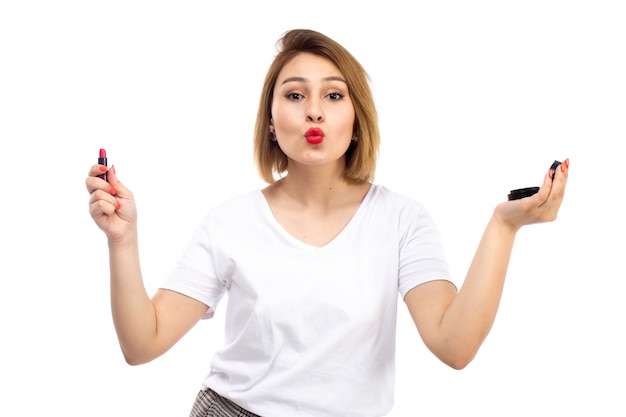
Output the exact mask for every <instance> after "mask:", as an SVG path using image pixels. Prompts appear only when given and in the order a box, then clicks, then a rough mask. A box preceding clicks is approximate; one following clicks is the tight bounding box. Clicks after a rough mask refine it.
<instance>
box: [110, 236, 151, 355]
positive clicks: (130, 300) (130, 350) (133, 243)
mask: <svg viewBox="0 0 626 417" xmlns="http://www.w3.org/2000/svg"><path fill="white" fill-rule="evenodd" d="M109 263H110V271H111V311H112V315H113V323H114V325H115V330H116V332H117V337H118V339H119V342H120V347H121V348H122V352H123V353H124V357H125V358H126V361H127V362H128V363H130V364H138V363H143V362H146V361H147V360H149V359H147V358H146V354H149V353H150V350H151V348H152V346H154V341H155V338H156V315H155V310H154V307H153V305H152V302H151V300H150V298H149V297H148V294H147V293H146V289H145V286H144V283H143V279H142V276H141V267H140V263H139V248H138V239H137V234H136V232H135V233H132V234H131V236H130V237H129V238H128V239H125V240H124V241H123V242H119V241H118V242H111V241H110V242H109Z"/></svg>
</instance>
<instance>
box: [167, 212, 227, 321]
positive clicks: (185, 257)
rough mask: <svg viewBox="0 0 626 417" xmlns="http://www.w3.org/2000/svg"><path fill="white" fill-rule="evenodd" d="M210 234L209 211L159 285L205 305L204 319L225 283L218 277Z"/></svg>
mask: <svg viewBox="0 0 626 417" xmlns="http://www.w3.org/2000/svg"><path fill="white" fill-rule="evenodd" d="M212 237H213V236H212V233H211V217H210V215H209V216H207V217H206V218H205V219H204V221H203V222H202V223H201V224H200V226H199V227H198V228H197V229H196V231H195V232H194V234H193V235H192V238H191V239H190V241H189V243H188V244H187V247H186V248H185V250H184V252H183V254H182V256H181V257H180V259H179V260H178V262H177V263H176V266H175V267H174V269H173V270H172V272H171V273H170V275H169V276H168V277H167V278H166V279H165V281H164V282H163V284H162V285H161V288H163V289H167V290H171V291H176V292H178V293H181V294H184V295H186V296H188V297H191V298H193V299H196V300H198V301H200V302H202V303H204V304H206V305H207V306H209V309H208V310H207V312H206V314H205V315H204V317H203V318H205V319H208V318H211V317H213V313H214V311H215V309H216V308H217V304H218V303H219V301H220V300H221V298H222V296H223V295H224V292H225V290H226V283H225V282H224V281H223V280H221V279H219V277H218V273H217V267H216V264H215V259H216V253H215V252H216V251H215V245H214V242H213V239H212Z"/></svg>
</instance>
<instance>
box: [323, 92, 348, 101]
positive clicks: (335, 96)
mask: <svg viewBox="0 0 626 417" xmlns="http://www.w3.org/2000/svg"><path fill="white" fill-rule="evenodd" d="M326 97H328V98H329V99H331V100H333V101H335V100H341V99H342V98H343V97H344V95H343V94H341V93H330V94H328V95H327V96H326Z"/></svg>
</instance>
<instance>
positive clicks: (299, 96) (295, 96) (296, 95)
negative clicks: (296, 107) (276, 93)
mask: <svg viewBox="0 0 626 417" xmlns="http://www.w3.org/2000/svg"><path fill="white" fill-rule="evenodd" d="M285 97H287V98H288V99H289V100H293V101H298V100H302V99H303V98H304V96H303V95H302V94H300V93H288V94H286V95H285Z"/></svg>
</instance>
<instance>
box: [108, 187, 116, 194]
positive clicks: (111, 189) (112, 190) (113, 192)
mask: <svg viewBox="0 0 626 417" xmlns="http://www.w3.org/2000/svg"><path fill="white" fill-rule="evenodd" d="M109 194H111V195H115V194H117V190H116V189H115V188H114V187H111V188H110V189H109Z"/></svg>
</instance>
